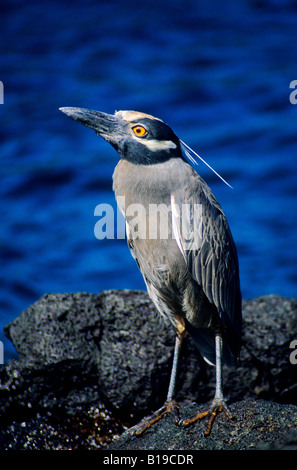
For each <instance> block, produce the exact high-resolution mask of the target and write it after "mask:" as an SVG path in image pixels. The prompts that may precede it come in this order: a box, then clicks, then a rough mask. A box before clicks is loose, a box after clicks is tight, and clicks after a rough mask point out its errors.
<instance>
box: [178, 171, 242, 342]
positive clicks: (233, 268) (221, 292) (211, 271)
mask: <svg viewBox="0 0 297 470" xmlns="http://www.w3.org/2000/svg"><path fill="white" fill-rule="evenodd" d="M193 172H194V170H193ZM185 187H186V188H187V189H186V191H185ZM183 205H184V207H183ZM171 207H172V228H173V234H174V237H175V239H176V243H177V245H178V247H179V249H180V251H181V252H182V255H183V257H184V259H185V262H186V264H187V266H188V269H189V271H190V273H191V275H192V276H193V278H194V279H195V281H196V282H197V283H198V284H199V285H200V286H201V287H202V289H203V291H204V293H205V295H206V296H207V298H208V300H209V302H210V303H212V304H214V305H215V306H216V308H217V310H218V312H219V314H220V316H221V318H222V320H223V323H224V324H225V325H226V326H227V327H231V328H232V330H235V332H236V336H237V337H238V338H239V336H240V331H241V293H240V282H239V269H238V258H237V251H236V247H235V244H234V241H233V238H232V234H231V231H230V229H229V226H228V223H227V220H226V217H225V215H224V213H223V211H222V209H221V207H220V205H219V203H218V202H217V200H216V199H215V197H214V195H213V193H212V192H211V190H210V189H209V187H208V186H207V185H206V183H205V182H204V181H203V179H202V178H200V176H199V175H198V174H197V173H196V172H195V173H194V174H193V173H192V175H191V177H190V178H188V181H187V184H186V185H185V186H183V189H182V191H177V192H176V193H175V194H173V195H172V196H171Z"/></svg>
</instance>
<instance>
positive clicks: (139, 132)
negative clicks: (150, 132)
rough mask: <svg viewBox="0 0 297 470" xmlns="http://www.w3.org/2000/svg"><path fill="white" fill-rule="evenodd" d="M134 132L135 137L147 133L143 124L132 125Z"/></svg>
mask: <svg viewBox="0 0 297 470" xmlns="http://www.w3.org/2000/svg"><path fill="white" fill-rule="evenodd" d="M132 129H133V132H134V134H136V135H137V137H144V136H145V135H146V134H147V130H146V129H145V128H144V127H143V126H140V125H138V126H134V127H132Z"/></svg>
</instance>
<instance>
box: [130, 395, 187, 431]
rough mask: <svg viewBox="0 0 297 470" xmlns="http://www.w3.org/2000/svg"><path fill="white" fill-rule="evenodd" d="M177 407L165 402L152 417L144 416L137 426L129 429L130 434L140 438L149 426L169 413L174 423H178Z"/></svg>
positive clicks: (171, 401) (175, 404) (172, 403)
mask: <svg viewBox="0 0 297 470" xmlns="http://www.w3.org/2000/svg"><path fill="white" fill-rule="evenodd" d="M178 409H179V405H178V404H177V403H176V402H175V401H173V400H170V401H166V402H165V403H164V405H163V406H162V407H161V408H159V409H158V410H157V411H155V412H154V413H153V414H152V415H150V416H146V417H145V418H143V420H141V421H140V422H139V423H138V424H136V425H135V426H133V427H132V428H130V429H129V433H130V434H135V435H136V436H140V435H141V434H143V433H144V431H146V430H147V429H148V428H149V427H150V426H152V425H153V424H155V423H156V422H157V421H159V420H160V419H161V418H162V417H163V416H164V415H165V414H167V413H171V414H172V415H173V418H174V421H175V422H176V423H178V422H179V413H178Z"/></svg>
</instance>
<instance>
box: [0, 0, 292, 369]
mask: <svg viewBox="0 0 297 470" xmlns="http://www.w3.org/2000/svg"><path fill="white" fill-rule="evenodd" d="M0 15H1V33H0V34H1V42H0V52H1V54H0V80H2V82H3V84H4V104H1V105H0V121H1V126H0V139H1V140H0V148H1V167H0V172H1V185H0V193H1V205H0V211H1V212H0V216H1V222H2V223H1V227H0V257H1V272H0V276H1V282H0V340H2V341H3V342H4V350H5V360H7V359H9V358H10V357H11V356H13V354H14V352H13V348H12V347H11V346H10V343H9V342H8V341H7V340H6V339H5V338H4V335H3V333H2V329H3V326H4V325H5V324H7V323H8V322H9V321H11V320H13V319H14V318H15V317H16V316H17V315H18V314H19V313H20V312H21V311H22V310H23V309H25V308H26V307H28V306H29V305H30V304H31V303H33V302H35V301H36V300H37V299H38V298H39V297H40V296H42V295H43V294H44V293H47V292H77V291H87V292H98V291H101V290H103V289H110V288H116V289H122V288H130V289H144V283H143V280H142V277H141V275H140V274H139V272H138V270H137V267H136V265H135V262H134V260H133V259H132V258H131V256H130V253H129V251H128V248H127V247H126V242H125V241H124V240H104V241H99V240H97V239H96V238H95V236H94V225H95V223H96V221H97V219H96V217H94V209H95V207H96V205H97V204H100V203H103V202H104V203H110V204H113V205H114V208H115V207H116V206H115V202H114V197H113V193H112V189H111V184H112V183H111V176H112V173H113V168H114V166H115V165H116V163H117V155H116V153H115V151H114V150H113V149H112V148H111V147H110V146H109V145H108V144H107V143H105V142H104V141H103V140H102V139H100V138H98V137H96V135H95V133H94V132H91V131H90V130H89V129H87V128H84V127H83V126H79V125H78V124H77V123H75V122H73V121H71V120H70V119H68V118H66V117H65V116H64V115H63V114H62V113H60V112H59V111H58V108H59V107H61V106H81V107H89V108H92V109H99V110H102V111H105V112H111V113H112V112H114V110H119V109H136V110H139V111H144V112H147V113H149V114H153V115H155V116H158V117H160V118H161V119H163V120H165V121H166V122H167V123H168V124H169V125H171V127H173V129H174V130H175V132H176V133H177V135H178V136H179V137H180V138H181V139H182V140H184V141H185V142H187V143H188V144H189V145H190V146H191V147H193V148H195V150H196V151H198V152H199V153H200V154H201V155H202V156H203V157H204V158H205V159H206V160H207V161H208V162H209V163H210V164H211V165H212V166H214V167H215V169H216V170H217V171H218V172H220V173H221V174H222V176H223V177H224V178H226V179H227V181H228V182H229V183H230V184H231V185H232V186H233V187H234V189H233V190H231V189H229V188H228V187H227V186H225V185H224V184H223V183H222V182H221V181H220V180H219V179H217V178H216V177H215V175H214V174H213V173H211V172H210V171H209V170H208V169H207V168H206V167H205V166H204V165H199V167H198V171H199V173H200V174H201V175H202V176H203V177H204V178H205V179H206V180H207V182H208V183H209V185H210V186H211V187H212V189H213V191H214V193H215V194H216V196H217V198H218V199H219V201H220V203H221V205H222V206H223V208H224V211H225V213H226V215H227V217H228V220H229V223H230V226H231V229H232V232H233V235H234V238H235V240H236V243H237V247H238V254H239V260H240V268H241V283H242V292H243V297H244V298H252V297H255V296H259V295H264V294H270V293H274V294H280V295H284V296H289V297H294V296H297V286H296V283H297V273H296V263H297V249H296V247H297V234H296V222H297V212H296V207H297V158H296V157H297V138H296V134H297V132H296V131H297V105H293V104H291V103H290V101H289V95H290V92H291V91H292V90H290V89H289V84H290V82H291V81H292V80H295V79H297V51H296V35H297V32H296V31H297V7H296V2H294V1H277V0H274V1H273V0H271V1H269V0H266V1H265V0H254V1H252V0H251V1H248V0H245V1H243V0H239V1H236V2H235V1H234V0H225V1H223V2H222V1H221V0H209V1H207V2H204V1H198V0H182V1H170V2H169V1H166V2H165V1H162V0H159V1H155V2H154V1H151V2H140V1H133V0H129V1H123V0H109V1H103V2H100V1H97V2H95V1H91V0H89V1H82V0H80V1H78V0H72V1H71V2H68V1H66V0H59V1H57V0H56V1H51V2H50V1H49V0H46V1H42V2H39V1H37V0H31V1H30V0H9V1H8V0H4V1H2V3H1V7H0Z"/></svg>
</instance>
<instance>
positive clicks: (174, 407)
mask: <svg viewBox="0 0 297 470" xmlns="http://www.w3.org/2000/svg"><path fill="white" fill-rule="evenodd" d="M185 331H186V330H185V326H184V322H183V323H180V324H178V328H177V336H176V340H175V347H174V356H173V364H172V368H171V375H170V382H169V387H168V392H167V398H166V401H165V403H164V405H163V406H162V407H161V408H159V409H158V410H157V411H155V412H154V413H153V414H152V415H151V416H147V417H145V418H144V419H143V420H142V421H140V423H138V424H136V425H135V426H133V427H132V428H131V429H130V430H129V432H130V433H131V434H135V435H137V436H139V435H141V434H142V433H144V431H145V430H146V429H148V428H149V427H150V426H151V425H152V424H154V423H156V422H157V421H159V420H160V419H161V418H162V417H163V416H164V415H165V414H166V413H172V415H173V418H174V421H175V422H176V423H178V422H179V414H178V408H179V405H178V404H177V403H176V402H175V401H174V394H175V387H176V377H177V369H178V360H179V356H180V351H181V345H182V342H183V339H184V337H185Z"/></svg>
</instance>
